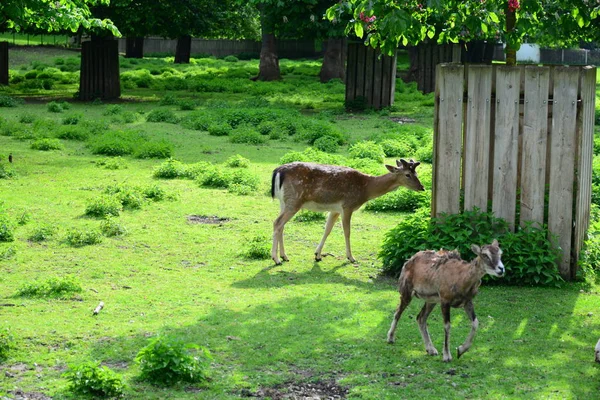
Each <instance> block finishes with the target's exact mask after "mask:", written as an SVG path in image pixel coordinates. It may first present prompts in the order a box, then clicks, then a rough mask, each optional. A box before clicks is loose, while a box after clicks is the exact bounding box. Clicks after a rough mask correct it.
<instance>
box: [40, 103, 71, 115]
mask: <svg viewBox="0 0 600 400" xmlns="http://www.w3.org/2000/svg"><path fill="white" fill-rule="evenodd" d="M70 108H71V105H70V104H69V103H67V102H66V101H63V102H57V101H51V102H50V103H48V104H46V109H47V110H48V111H49V112H52V113H61V112H63V111H65V110H68V109H70Z"/></svg>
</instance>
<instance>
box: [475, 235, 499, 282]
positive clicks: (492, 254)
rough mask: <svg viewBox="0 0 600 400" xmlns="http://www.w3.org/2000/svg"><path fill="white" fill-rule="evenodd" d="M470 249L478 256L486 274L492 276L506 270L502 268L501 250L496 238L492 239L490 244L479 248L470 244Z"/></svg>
mask: <svg viewBox="0 0 600 400" xmlns="http://www.w3.org/2000/svg"><path fill="white" fill-rule="evenodd" d="M471 250H472V251H473V253H475V254H477V255H478V256H479V258H480V259H481V263H482V266H483V268H484V269H485V272H486V273H487V274H490V275H492V276H503V275H504V272H506V270H505V269H504V264H502V258H501V257H502V250H501V249H500V245H499V244H498V241H497V240H496V239H494V241H493V242H492V244H488V245H485V246H482V247H481V248H480V247H479V246H477V245H475V244H473V245H471Z"/></svg>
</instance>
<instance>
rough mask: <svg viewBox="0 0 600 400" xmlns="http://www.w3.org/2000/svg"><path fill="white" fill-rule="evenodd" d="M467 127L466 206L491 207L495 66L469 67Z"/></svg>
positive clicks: (485, 208)
mask: <svg viewBox="0 0 600 400" xmlns="http://www.w3.org/2000/svg"><path fill="white" fill-rule="evenodd" d="M468 74H469V81H468V99H467V117H466V120H467V127H466V134H465V163H464V168H465V172H464V187H465V210H472V209H473V208H475V207H477V208H479V209H480V210H482V211H487V201H488V184H489V178H488V172H489V167H490V128H491V126H490V117H491V115H490V110H491V95H492V67H491V66H487V65H471V66H469V67H468Z"/></svg>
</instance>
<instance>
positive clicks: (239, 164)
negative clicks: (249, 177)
mask: <svg viewBox="0 0 600 400" xmlns="http://www.w3.org/2000/svg"><path fill="white" fill-rule="evenodd" d="M225 165H226V166H228V167H232V168H248V167H249V166H250V160H248V159H247V158H244V157H242V156H241V155H239V154H236V155H234V156H231V157H229V158H228V159H227V161H225Z"/></svg>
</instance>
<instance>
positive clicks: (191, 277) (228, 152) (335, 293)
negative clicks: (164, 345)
mask: <svg viewBox="0 0 600 400" xmlns="http://www.w3.org/2000/svg"><path fill="white" fill-rule="evenodd" d="M16 52H17V51H16V50H14V49H11V57H12V55H13V54H15V53H16ZM56 57H63V56H56ZM45 60H50V62H51V61H52V58H45ZM33 61H38V62H39V61H40V60H39V59H38V60H33ZM122 62H123V63H125V62H126V63H127V64H128V65H130V66H131V68H126V69H123V70H122V72H125V71H127V70H132V69H135V68H138V69H140V70H141V69H147V70H148V71H151V70H152V69H154V68H172V69H173V70H175V72H177V74H180V73H181V74H185V73H189V74H192V73H197V74H218V73H219V72H218V71H224V68H226V67H227V68H228V69H227V71H225V72H222V73H223V74H225V73H228V74H233V75H235V74H242V73H245V72H246V70H250V71H253V68H256V67H257V65H258V62H257V61H256V60H253V61H247V62H242V61H240V62H239V63H237V62H236V63H230V62H229V63H228V62H225V61H222V60H215V59H198V60H196V61H195V62H194V63H193V64H191V65H189V66H175V65H173V64H172V63H170V62H169V60H168V59H144V60H142V61H140V62H139V64H131V61H125V60H122ZM23 65H24V66H25V68H27V70H31V69H32V65H31V61H28V63H27V64H23ZM236 66H237V68H239V69H241V72H240V70H237V72H236V69H235V68H236ZM282 66H283V67H284V68H285V71H286V74H285V76H284V81H283V82H275V83H265V82H253V83H250V82H248V83H245V81H241V80H240V81H239V83H240V84H241V83H242V82H244V86H243V88H244V90H246V89H247V90H249V91H250V92H251V94H248V93H246V92H244V91H240V92H235V91H234V90H233V89H232V88H229V87H226V90H225V91H223V92H190V91H187V90H172V91H169V93H170V95H171V96H173V98H175V99H180V100H181V99H187V100H194V101H195V103H194V104H197V106H196V110H181V109H180V107H179V106H178V105H177V103H172V104H170V105H160V100H161V99H162V98H163V97H164V96H165V92H164V91H162V90H158V89H157V88H152V87H150V88H139V87H135V88H130V89H127V88H126V89H124V98H125V99H126V101H122V102H118V105H119V108H116V107H115V105H114V104H93V103H79V102H72V104H71V108H70V109H69V111H68V113H69V114H73V115H81V116H82V120H81V121H78V123H77V125H75V126H77V127H78V126H85V130H86V132H88V135H89V137H88V138H85V137H83V138H81V140H65V139H60V143H61V144H62V146H63V148H62V149H58V150H52V151H38V150H34V149H31V147H30V144H31V142H32V141H33V140H34V139H33V138H36V139H39V138H55V137H56V136H55V134H58V133H59V132H61V129H62V127H63V125H62V119H63V118H64V117H65V113H62V114H61V113H58V114H57V113H51V112H49V111H48V110H47V106H46V103H47V102H49V101H51V100H54V101H64V100H69V98H70V97H71V95H72V91H73V90H74V88H75V86H76V85H74V84H65V85H64V86H60V85H59V86H58V89H55V90H54V91H50V92H49V93H42V94H43V95H44V96H45V97H43V98H42V100H40V99H39V96H41V94H40V93H25V92H26V91H16V90H15V89H13V88H10V87H9V89H3V90H4V91H6V92H8V94H11V95H17V96H19V97H25V100H26V102H25V104H24V105H18V106H17V107H12V108H2V118H4V119H5V120H7V121H9V122H10V123H14V124H21V122H19V119H20V118H21V116H22V115H24V114H25V113H28V114H31V115H35V116H36V117H37V119H38V120H42V121H45V122H44V123H39V122H38V125H35V122H34V123H32V124H24V123H23V124H22V125H11V127H15V126H16V127H18V128H19V129H16V130H14V129H13V130H11V132H17V131H18V132H21V133H22V134H21V135H20V136H19V135H11V136H3V135H0V156H1V157H0V163H2V165H4V166H8V163H7V162H6V161H5V160H6V156H7V155H8V154H9V153H12V154H13V157H14V162H13V164H12V165H11V166H10V168H11V170H14V172H15V175H14V176H13V177H11V178H9V179H0V194H1V195H0V213H2V212H5V213H6V214H7V215H8V217H9V218H11V219H12V221H15V224H14V226H15V227H14V239H15V240H14V241H12V242H9V243H0V255H3V254H5V255H6V256H5V257H0V272H1V273H0V303H2V306H0V313H1V319H0V321H1V322H0V329H3V328H10V332H11V335H12V336H13V337H14V348H11V350H10V352H9V354H8V358H7V359H6V360H5V361H3V362H2V363H1V364H0V396H4V395H7V394H8V392H9V391H12V390H15V389H13V388H19V389H20V390H23V391H24V392H43V393H45V394H46V395H49V396H52V397H53V398H65V397H66V396H68V395H69V392H68V389H67V387H68V380H67V379H66V378H65V376H63V373H64V372H66V371H67V370H68V366H69V365H81V364H84V363H86V362H101V363H102V365H106V366H108V367H110V368H111V369H113V370H114V371H115V372H117V373H118V374H119V375H121V376H123V378H124V380H125V382H126V385H127V386H126V388H125V398H127V399H164V398H173V399H197V398H206V399H208V398H210V399H232V398H240V397H244V396H246V395H247V394H248V393H257V392H258V391H259V389H261V388H262V389H266V388H273V387H278V386H279V385H282V386H286V385H289V384H291V383H294V384H306V383H310V382H318V381H325V380H335V381H336V382H337V383H338V384H339V385H341V386H344V387H346V388H348V393H349V394H348V397H349V398H355V399H398V398H446V399H464V398H473V399H483V398H485V399H490V398H491V399H505V398H528V399H547V398H560V399H583V398H594V397H595V396H596V395H595V394H594V393H596V394H597V392H598V383H597V382H598V377H599V367H598V366H597V365H595V364H594V363H593V346H594V344H595V343H596V341H597V339H598V337H600V313H599V312H598V309H599V306H600V298H599V294H598V293H599V288H598V287H597V286H589V287H588V286H583V285H579V284H568V285H565V286H564V287H563V288H561V289H546V288H518V287H502V286H484V287H482V288H481V290H480V294H479V296H478V297H477V298H476V299H475V309H476V312H477V314H478V316H479V319H480V329H479V332H478V334H477V337H476V338H475V341H474V344H473V347H472V348H471V350H470V351H469V352H468V353H466V354H465V355H464V356H463V357H462V358H461V359H460V360H456V359H455V360H454V361H453V362H452V363H451V364H444V363H442V361H441V356H440V357H429V356H427V355H426V354H425V351H424V348H423V345H422V343H421V338H420V335H419V332H418V328H417V325H416V322H415V317H416V315H417V313H418V311H419V308H420V304H419V301H417V300H415V301H414V302H413V304H411V306H410V307H409V309H408V310H407V311H406V312H405V314H404V316H403V318H402V319H401V320H400V324H399V327H398V331H397V336H398V339H397V342H396V344H394V345H388V344H386V342H385V338H386V333H387V330H388V328H389V324H390V322H391V318H392V315H393V312H394V309H395V307H396V306H397V302H398V294H397V292H396V283H395V281H394V280H392V279H389V278H384V277H381V276H380V275H379V272H380V269H381V263H380V261H379V260H378V259H377V258H376V254H377V253H378V251H379V249H380V245H381V243H382V240H383V237H384V234H385V233H386V232H387V231H389V230H390V229H391V228H393V227H394V226H396V224H397V223H398V221H399V219H401V218H403V216H404V214H400V213H394V212H392V213H381V212H378V213H375V212H368V211H364V210H362V211H359V212H357V213H355V215H354V218H353V224H352V229H353V230H352V244H353V253H354V256H355V257H356V258H357V259H358V260H359V264H358V265H353V264H350V263H348V262H346V261H345V256H344V254H345V252H344V240H343V235H342V232H341V227H340V224H339V223H338V224H337V225H336V227H335V228H334V231H333V232H332V234H331V236H330V237H329V239H328V241H327V244H326V246H325V249H324V253H330V254H331V255H329V256H326V257H324V260H323V261H322V262H320V263H315V262H314V261H313V252H314V249H315V247H316V245H317V244H318V242H319V240H320V238H321V235H322V233H323V232H322V231H323V225H324V222H323V221H322V220H318V221H316V222H314V221H313V222H311V221H304V222H303V221H291V222H290V223H289V224H288V225H287V226H286V236H285V237H286V247H287V249H286V250H287V253H288V255H289V256H290V259H291V261H290V262H288V263H284V264H283V265H282V266H278V267H275V266H274V265H273V263H272V262H271V261H270V260H268V259H267V260H264V259H260V257H257V258H258V259H256V258H253V257H249V256H248V251H249V250H252V248H253V246H254V247H256V248H257V249H258V250H259V251H258V253H259V255H260V253H261V249H262V244H261V243H263V242H264V241H265V240H266V241H267V243H268V241H269V239H268V238H270V236H271V234H272V223H273V220H274V219H275V217H276V216H277V214H278V211H279V205H278V203H277V202H276V201H272V200H271V199H270V197H269V195H268V191H269V187H270V179H271V172H272V170H273V168H275V167H276V166H277V165H279V162H280V159H281V157H282V156H283V155H285V154H286V153H288V152H290V151H298V152H301V151H303V150H304V149H305V148H306V147H307V144H306V143H305V142H303V141H298V140H297V139H296V135H292V136H290V135H289V134H287V133H286V134H285V135H284V136H282V138H281V139H277V140H273V139H268V141H267V143H266V144H265V145H254V144H253V145H248V144H236V143H231V142H230V141H229V138H228V137H227V136H212V135H210V134H209V132H208V131H207V130H194V129H189V128H186V127H185V126H183V125H182V124H181V123H177V124H173V123H168V122H147V121H146V116H147V115H148V114H149V113H150V112H151V111H152V110H155V109H168V110H170V111H172V113H173V114H174V115H176V116H177V117H178V118H184V117H186V116H190V115H192V113H198V112H206V113H208V115H211V116H219V115H224V113H226V112H230V111H231V110H237V109H238V108H243V109H244V110H248V109H250V110H254V109H257V108H258V109H260V107H252V104H249V103H250V102H254V105H257V104H259V103H264V102H265V101H266V102H267V104H268V105H269V107H266V108H267V109H278V110H282V111H281V113H282V114H283V115H287V116H292V117H293V120H294V121H295V122H297V123H298V124H299V125H298V126H301V125H302V123H305V122H310V121H313V122H314V120H315V119H318V121H319V123H327V124H330V125H331V126H332V127H334V128H335V129H337V130H339V131H340V132H343V133H344V134H345V135H347V141H346V143H345V144H343V145H341V146H340V147H339V149H338V152H337V153H336V155H339V156H342V157H349V154H348V149H349V146H351V145H352V144H354V143H355V142H357V141H362V140H370V141H376V142H381V141H384V140H389V139H390V138H397V137H404V136H408V135H411V136H414V137H415V138H416V139H415V140H417V143H419V144H422V143H427V142H428V140H430V137H431V126H432V118H433V107H432V104H433V103H432V98H433V97H431V96H422V95H420V94H419V93H418V92H417V91H416V89H414V86H413V85H404V84H402V83H401V82H398V84H397V88H398V91H397V93H396V99H397V100H396V101H397V102H396V105H395V106H394V107H393V108H392V110H388V111H385V112H367V113H364V114H357V115H352V114H345V113H343V112H342V109H343V86H342V85H341V84H340V83H337V84H329V85H327V86H326V87H324V86H323V85H320V84H318V83H317V81H318V80H317V74H318V61H307V62H299V61H289V60H282ZM21 67H22V66H17V67H16V68H15V67H11V68H15V70H16V71H17V73H21V72H19V71H21V70H20V68H21ZM69 73H70V72H69ZM173 74H174V75H175V73H173ZM149 75H150V76H153V75H151V74H150V73H149ZM215 80H216V78H215ZM225 80H227V79H225ZM219 82H221V81H220V80H217V83H219ZM221 83H222V82H221ZM225 85H226V84H225ZM75 90H76V89H75ZM398 99H401V100H398ZM166 103H170V101H168V102H166ZM221 106H222V107H224V108H218V107H221ZM263 108H264V107H263ZM228 110H229V111H228ZM126 112H128V113H131V114H132V115H136V116H139V118H136V119H135V121H134V122H130V123H125V122H123V121H122V120H120V119H119V118H120V117H119V116H120V115H121V114H123V113H126ZM231 112H232V111H231ZM394 116H410V117H411V118H415V119H416V120H417V122H416V123H415V124H404V125H399V124H397V123H395V122H393V121H391V119H390V117H394ZM273 118H275V117H273ZM323 121H324V122H323ZM82 124H83V125H82ZM34 125H35V126H34ZM11 129H12V128H11ZM117 130H118V131H120V132H121V131H122V132H125V133H124V134H128V133H129V134H130V135H131V137H133V138H135V140H136V141H137V140H139V142H136V143H154V142H157V143H165V142H168V143H170V144H171V145H172V157H173V158H174V159H176V160H179V161H181V163H183V164H185V165H192V164H196V163H198V164H197V167H198V169H199V170H200V171H197V172H202V170H203V169H206V168H207V167H206V166H207V165H208V164H205V163H212V164H214V165H218V166H219V167H223V168H227V167H225V165H226V163H227V162H228V160H230V159H231V157H232V156H236V155H239V156H241V157H244V158H245V159H247V160H249V162H250V163H249V165H248V166H247V168H244V171H248V173H250V174H252V175H256V176H258V177H259V183H258V189H257V190H256V191H253V192H251V193H249V194H247V195H244V196H242V195H237V194H234V193H231V192H229V191H228V190H227V189H212V188H206V187H202V186H200V185H199V184H198V183H197V182H195V181H194V180H193V179H156V178H153V172H154V170H155V169H156V168H157V167H158V166H159V165H161V164H163V163H164V162H165V159H152V158H150V159H140V158H136V157H135V156H134V155H124V156H121V158H118V159H116V160H117V162H115V163H112V164H115V165H123V166H125V167H126V168H125V167H123V168H121V167H119V168H111V167H107V165H111V163H110V162H108V161H107V160H112V158H107V156H105V155H93V154H92V150H93V149H92V148H91V147H90V145H91V144H92V143H93V139H94V138H98V137H100V136H101V135H103V134H104V133H105V132H108V131H111V132H114V131H117ZM0 132H2V130H0ZM23 132H24V133H23ZM127 132H128V133H127ZM119 135H121V133H120V134H119ZM28 136H33V138H28ZM117 136H118V135H117ZM386 161H387V162H388V163H392V162H393V159H390V158H388V159H386ZM229 168H234V167H229ZM380 168H381V173H383V172H384V171H385V169H384V168H383V166H381V167H380ZM155 185H156V186H158V187H159V188H160V189H154V191H156V192H160V193H162V191H164V193H166V195H165V196H166V197H168V198H164V199H161V201H148V202H145V203H144V204H143V205H142V207H141V208H133V209H132V208H124V209H123V210H122V211H120V214H119V216H118V217H112V219H111V222H112V223H114V224H119V226H122V227H126V230H127V235H114V236H110V237H107V236H109V235H107V236H103V237H102V240H101V241H100V242H99V243H97V244H91V245H82V246H80V247H73V246H71V245H69V243H68V242H66V239H67V238H68V237H69V235H70V233H71V232H97V234H98V235H100V234H101V233H100V232H102V226H103V224H104V225H106V222H105V221H104V220H102V219H97V218H91V217H88V216H86V215H85V212H86V207H87V206H88V204H90V202H92V201H93V200H94V199H97V198H99V197H101V196H102V194H103V193H104V192H105V190H106V189H107V188H114V187H117V186H118V187H141V188H148V187H154V186H155ZM161 190H162V191H161ZM401 190H404V189H401ZM24 212H27V213H28V214H29V216H30V218H29V221H28V222H27V223H26V224H24V225H19V224H17V223H16V221H17V220H18V219H19V216H21V215H23V213H24ZM191 216H206V217H217V218H213V220H214V221H216V220H217V219H218V220H219V223H214V224H201V223H195V222H194V221H197V220H198V219H194V218H189V217H191ZM310 219H316V218H310ZM206 220H210V218H206ZM39 226H52V227H53V228H54V230H53V234H52V235H51V236H49V237H48V238H46V240H43V241H39V242H36V241H31V240H30V239H29V238H30V237H31V236H32V232H34V231H35V229H36V227H39ZM265 238H267V239H265ZM10 249H12V250H10ZM66 277H76V278H77V282H78V283H79V285H80V286H81V289H82V291H81V292H79V293H77V296H76V297H75V298H73V299H71V298H70V297H67V299H60V298H54V297H42V298H40V297H19V296H17V295H18V294H19V290H20V289H21V288H23V287H24V286H25V285H34V284H36V282H45V281H47V280H48V279H50V278H56V279H65V278H66ZM100 301H103V302H104V304H105V306H104V308H103V309H102V311H101V312H100V313H99V314H98V315H97V316H93V315H92V311H93V310H94V308H95V307H96V306H97V305H98V303H99V302H100ZM9 304H13V305H14V306H9ZM452 321H453V328H452V335H451V344H452V347H453V348H455V347H456V346H458V345H459V344H461V343H462V341H463V340H464V338H465V337H466V335H467V333H468V331H469V328H470V324H469V323H468V321H467V318H466V316H465V315H464V313H463V312H460V311H453V313H452ZM430 331H431V333H432V336H433V341H434V344H435V345H436V346H437V347H438V350H441V344H442V341H443V323H442V318H441V315H440V311H439V309H438V310H436V311H434V313H433V314H432V316H431V318H430ZM158 334H161V335H167V336H170V337H176V338H178V339H180V340H181V341H183V342H184V343H193V344H196V345H199V346H204V347H206V348H207V349H209V350H210V352H211V354H212V356H213V362H212V365H211V381H210V382H209V383H208V386H207V387H197V386H194V385H191V384H190V385H188V384H179V385H176V386H174V387H173V388H167V389H163V388H160V387H154V386H151V385H150V384H147V383H143V382H142V381H140V380H138V379H137V378H138V377H139V376H140V373H141V371H140V368H139V366H138V365H137V364H136V363H135V362H134V359H135V357H136V355H137V354H138V352H139V351H140V350H141V349H142V348H144V347H145V346H146V345H148V342H149V339H151V338H153V337H155V336H156V335H158ZM280 390H283V389H280Z"/></svg>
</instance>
